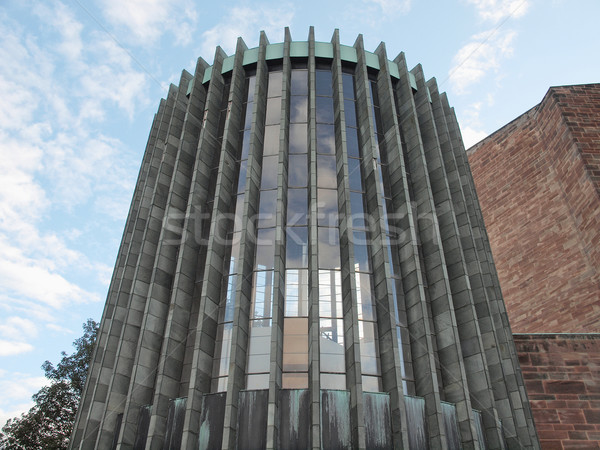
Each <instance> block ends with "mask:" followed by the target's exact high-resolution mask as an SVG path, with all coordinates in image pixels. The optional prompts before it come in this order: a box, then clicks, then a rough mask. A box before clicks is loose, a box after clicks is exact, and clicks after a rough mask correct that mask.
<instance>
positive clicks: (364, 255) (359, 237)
mask: <svg viewBox="0 0 600 450" xmlns="http://www.w3.org/2000/svg"><path fill="white" fill-rule="evenodd" d="M352 236H353V244H354V263H355V266H354V269H355V270H357V271H359V272H370V271H371V264H370V263H369V252H368V250H367V244H368V241H367V234H366V233H365V232H364V231H354V232H353V234H352Z"/></svg>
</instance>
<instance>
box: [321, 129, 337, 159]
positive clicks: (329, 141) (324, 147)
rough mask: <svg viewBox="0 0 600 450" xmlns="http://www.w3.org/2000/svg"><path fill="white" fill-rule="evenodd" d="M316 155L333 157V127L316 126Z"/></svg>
mask: <svg viewBox="0 0 600 450" xmlns="http://www.w3.org/2000/svg"><path fill="white" fill-rule="evenodd" d="M317 153H323V154H327V155H335V132H334V128H333V125H328V124H323V123H319V124H317Z"/></svg>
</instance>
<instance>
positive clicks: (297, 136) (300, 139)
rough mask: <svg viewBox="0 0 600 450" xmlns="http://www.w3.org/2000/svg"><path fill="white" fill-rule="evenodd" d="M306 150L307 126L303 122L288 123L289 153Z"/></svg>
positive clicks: (304, 151) (305, 151)
mask: <svg viewBox="0 0 600 450" xmlns="http://www.w3.org/2000/svg"><path fill="white" fill-rule="evenodd" d="M307 152H308V126H307V124H305V123H292V124H290V153H307Z"/></svg>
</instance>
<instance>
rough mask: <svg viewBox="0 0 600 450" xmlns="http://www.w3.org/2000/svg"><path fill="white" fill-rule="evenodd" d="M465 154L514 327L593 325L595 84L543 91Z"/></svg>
mask: <svg viewBox="0 0 600 450" xmlns="http://www.w3.org/2000/svg"><path fill="white" fill-rule="evenodd" d="M468 155H469V163H470V165H471V170H472V172H473V177H474V179H475V184H476V187H477V193H478V196H479V200H480V203H481V208H482V211H483V216H484V219H485V224H486V228H487V231H488V235H489V237H490V241H491V246H492V251H493V254H494V260H495V262H496V266H497V269H498V275H499V278H500V285H501V287H502V291H503V294H504V299H505V301H506V306H507V310H508V314H509V318H510V321H511V325H512V329H513V331H515V332H523V333H527V332H529V333H539V332H543V333H548V332H553V333H555V332H570V333H579V332H597V331H600V245H599V244H600V84H591V85H580V86H563V87H553V88H550V90H549V91H548V93H547V94H546V96H545V97H544V99H543V100H542V102H541V103H540V104H539V105H537V106H536V107H534V108H532V109H531V110H529V111H528V112H526V113H525V114H523V115H522V116H520V117H518V118H517V119H515V120H514V121H512V122H510V123H509V124H507V125H506V126H505V127H503V128H501V129H500V130H498V131H497V132H495V133H493V134H492V135H490V136H489V137H488V138H486V139H484V140H483V141H482V142H480V143H479V144H477V145H475V146H474V147H472V148H471V149H469V151H468Z"/></svg>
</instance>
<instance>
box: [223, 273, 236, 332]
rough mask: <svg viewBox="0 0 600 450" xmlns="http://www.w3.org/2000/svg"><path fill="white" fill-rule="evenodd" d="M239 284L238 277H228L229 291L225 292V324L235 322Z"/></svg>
mask: <svg viewBox="0 0 600 450" xmlns="http://www.w3.org/2000/svg"><path fill="white" fill-rule="evenodd" d="M236 283H237V275H231V276H228V277H227V290H226V291H225V309H224V310H222V311H223V320H222V321H223V322H231V321H232V320H233V307H234V305H235V288H236Z"/></svg>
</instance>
